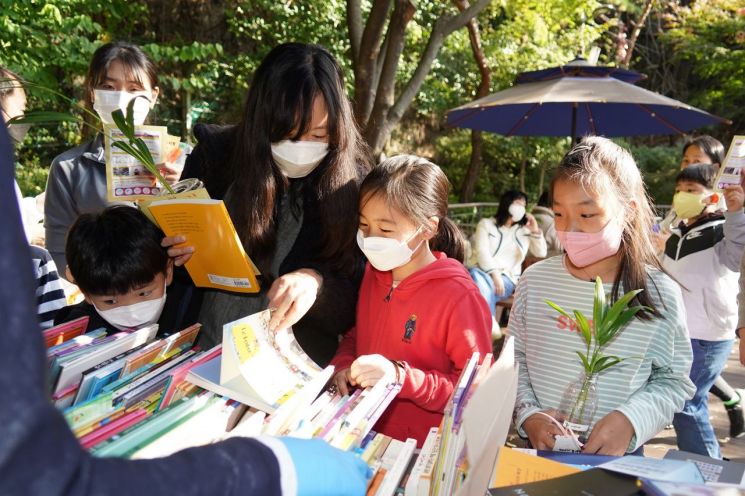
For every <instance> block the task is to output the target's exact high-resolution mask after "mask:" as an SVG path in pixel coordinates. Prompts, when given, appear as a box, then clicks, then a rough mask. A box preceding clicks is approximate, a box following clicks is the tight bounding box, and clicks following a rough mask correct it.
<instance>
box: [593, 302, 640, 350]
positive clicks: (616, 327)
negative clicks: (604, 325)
mask: <svg viewBox="0 0 745 496" xmlns="http://www.w3.org/2000/svg"><path fill="white" fill-rule="evenodd" d="M646 308H647V307H643V306H636V307H631V308H627V309H626V310H624V311H623V312H621V315H619V316H618V317H616V319H615V320H614V321H613V323H612V325H610V327H608V330H607V331H606V333H605V334H604V335H603V339H604V342H603V343H602V345H605V344H607V343H609V342H610V341H612V340H613V338H614V337H615V336H616V335H617V334H618V333H619V332H621V330H623V328H624V327H626V325H627V324H628V323H629V321H631V319H633V318H634V316H635V315H636V314H637V313H639V312H640V311H642V310H644V309H646Z"/></svg>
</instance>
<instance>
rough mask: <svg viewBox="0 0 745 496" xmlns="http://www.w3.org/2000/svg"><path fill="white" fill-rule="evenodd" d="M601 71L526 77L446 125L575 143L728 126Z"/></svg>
mask: <svg viewBox="0 0 745 496" xmlns="http://www.w3.org/2000/svg"><path fill="white" fill-rule="evenodd" d="M564 67H567V66H564ZM603 69H608V68H595V69H590V68H589V67H583V68H582V70H578V71H576V72H567V73H566V74H565V73H563V72H562V71H561V68H554V69H545V70H543V71H533V72H531V73H523V75H521V76H518V81H519V80H531V81H532V80H534V81H535V82H525V83H519V84H515V85H514V86H512V87H511V88H508V89H506V90H503V91H499V92H497V93H494V94H492V95H489V96H486V97H484V98H480V99H478V100H476V101H473V102H471V103H467V104H465V105H462V106H460V107H458V108H455V109H453V110H450V111H449V112H448V115H447V125H448V126H451V127H463V128H469V129H477V130H481V131H490V132H493V133H497V134H502V135H505V136H571V137H572V138H573V139H574V138H576V137H577V136H586V135H599V136H609V137H611V136H647V135H654V134H685V133H687V132H688V131H691V130H693V129H696V128H698V127H702V126H706V125H709V124H719V123H728V122H729V121H727V120H726V119H723V118H721V117H717V116H715V115H712V114H709V113H708V112H705V111H703V110H700V109H697V108H695V107H692V106H690V105H687V104H685V103H683V102H680V101H678V100H674V99H672V98H668V97H666V96H663V95H660V94H658V93H654V92H652V91H649V90H645V89H644V88H640V87H638V86H634V85H633V84H629V83H626V82H623V81H621V80H619V79H616V78H615V77H612V75H613V74H612V73H610V74H609V73H608V71H607V70H605V71H604V70H603ZM552 71H553V72H552ZM557 71H558V72H557ZM537 73H543V74H542V75H541V74H537ZM627 73H628V74H627ZM525 74H527V75H528V76H524V75H525ZM633 74H638V73H633V72H632V71H626V73H623V76H622V77H625V78H627V79H628V80H633ZM609 76H610V77H609ZM546 77H548V79H546Z"/></svg>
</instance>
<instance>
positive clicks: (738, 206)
mask: <svg viewBox="0 0 745 496" xmlns="http://www.w3.org/2000/svg"><path fill="white" fill-rule="evenodd" d="M724 201H725V203H726V204H727V211H728V212H739V211H741V210H742V206H743V203H745V191H743V189H742V186H739V185H735V186H727V187H725V188H724Z"/></svg>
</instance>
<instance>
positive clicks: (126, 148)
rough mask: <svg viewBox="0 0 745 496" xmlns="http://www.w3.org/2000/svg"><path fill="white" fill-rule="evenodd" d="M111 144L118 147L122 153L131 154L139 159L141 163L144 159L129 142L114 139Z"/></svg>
mask: <svg viewBox="0 0 745 496" xmlns="http://www.w3.org/2000/svg"><path fill="white" fill-rule="evenodd" d="M111 146H114V147H116V148H119V149H120V150H122V151H123V152H124V153H127V154H129V155H132V156H133V157H134V158H136V159H137V160H139V161H140V162H141V163H145V160H146V159H145V157H143V156H142V155H141V154H140V151H139V150H137V149H136V148H134V147H133V146H132V145H130V144H129V143H127V142H126V141H114V142H113V143H111Z"/></svg>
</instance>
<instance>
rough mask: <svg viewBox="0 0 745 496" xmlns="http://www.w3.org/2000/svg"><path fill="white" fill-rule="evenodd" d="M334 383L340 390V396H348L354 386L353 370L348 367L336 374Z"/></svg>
mask: <svg viewBox="0 0 745 496" xmlns="http://www.w3.org/2000/svg"><path fill="white" fill-rule="evenodd" d="M333 383H334V385H335V386H336V388H337V389H338V390H339V394H341V395H342V396H346V395H348V394H349V386H350V385H352V386H353V385H354V384H352V369H350V368H349V367H347V368H346V369H343V370H340V371H339V372H337V373H336V374H334V379H333Z"/></svg>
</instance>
